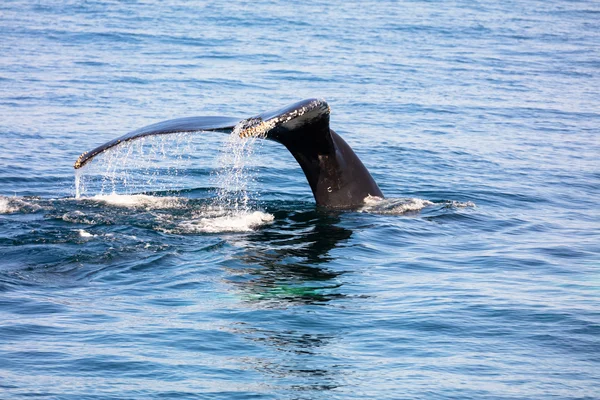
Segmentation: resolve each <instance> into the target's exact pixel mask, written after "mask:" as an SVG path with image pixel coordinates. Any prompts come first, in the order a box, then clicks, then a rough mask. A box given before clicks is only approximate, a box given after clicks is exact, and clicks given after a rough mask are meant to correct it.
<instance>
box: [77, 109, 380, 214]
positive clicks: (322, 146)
mask: <svg viewBox="0 0 600 400" xmlns="http://www.w3.org/2000/svg"><path fill="white" fill-rule="evenodd" d="M329 114H330V108H329V105H328V104H327V102H325V101H324V100H320V99H307V100H303V101H300V102H298V103H295V104H292V105H289V106H287V107H284V108H282V109H279V110H275V111H270V112H265V113H262V114H259V115H257V116H255V117H252V118H248V119H245V120H241V121H240V119H238V118H229V117H191V118H179V119H174V120H169V121H164V122H159V123H157V124H153V125H149V126H146V127H144V128H141V129H138V130H135V131H133V132H131V133H128V134H126V135H124V136H121V137H119V138H117V139H114V140H111V141H110V142H108V143H105V144H103V145H101V146H99V147H96V148H95V149H93V150H91V151H89V152H86V153H83V154H82V155H81V156H80V157H79V158H78V159H77V161H76V162H75V166H74V167H75V169H78V168H81V167H82V166H84V165H85V164H86V163H88V162H89V161H91V160H92V159H93V158H94V157H95V156H96V155H98V154H100V153H102V152H104V151H106V150H108V149H110V148H111V147H114V146H117V145H119V144H120V143H123V142H127V141H131V140H135V139H139V138H142V137H145V136H150V135H163V134H169V133H178V132H195V131H217V132H224V133H231V132H235V133H236V134H239V135H240V136H241V137H261V138H265V139H269V140H273V141H275V142H278V143H281V144H283V145H284V146H285V147H286V148H287V149H288V150H289V151H290V153H292V155H293V156H294V158H295V159H296V161H297V162H298V164H300V167H301V168H302V170H303V171H304V174H305V175H306V178H307V180H308V183H309V185H310V188H311V189H312V192H313V195H314V197H315V200H316V202H317V204H318V205H322V206H326V207H333V208H354V207H358V206H361V205H362V204H363V203H364V199H365V198H366V197H367V196H378V197H383V194H382V193H381V190H380V189H379V187H378V186H377V183H375V180H374V179H373V177H372V176H371V174H370V173H369V171H367V169H366V168H365V166H364V165H363V163H362V162H361V161H360V159H359V158H358V157H357V156H356V154H355V153H354V151H353V150H352V149H351V148H350V146H349V145H348V144H347V143H346V142H345V141H344V139H342V138H341V137H340V136H339V135H338V134H337V133H335V132H334V131H333V130H332V129H330V128H329Z"/></svg>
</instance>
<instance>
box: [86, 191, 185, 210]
mask: <svg viewBox="0 0 600 400" xmlns="http://www.w3.org/2000/svg"><path fill="white" fill-rule="evenodd" d="M85 199H86V200H94V201H99V202H102V203H105V204H109V205H112V206H116V207H125V208H145V209H147V210H151V209H157V208H183V207H185V206H186V203H187V199H185V198H181V197H157V196H148V195H145V194H131V195H126V194H116V193H112V194H108V195H107V194H101V195H96V196H94V197H89V198H85Z"/></svg>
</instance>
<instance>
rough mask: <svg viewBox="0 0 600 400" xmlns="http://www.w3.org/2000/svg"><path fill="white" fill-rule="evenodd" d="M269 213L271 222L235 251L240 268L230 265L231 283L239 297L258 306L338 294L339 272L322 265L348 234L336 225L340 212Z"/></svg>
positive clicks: (318, 300)
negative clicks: (240, 264)
mask: <svg viewBox="0 0 600 400" xmlns="http://www.w3.org/2000/svg"><path fill="white" fill-rule="evenodd" d="M274 214H275V222H274V223H273V224H272V225H271V226H269V227H268V228H265V229H262V230H259V231H257V232H254V233H252V234H251V235H249V236H247V237H246V238H245V239H246V240H247V243H246V244H245V246H244V247H245V249H244V251H243V252H242V253H241V254H238V256H237V258H238V259H239V260H240V261H241V263H242V265H243V266H244V267H243V272H242V271H240V269H239V266H236V267H234V268H230V272H231V273H232V278H231V283H232V285H234V286H235V287H236V289H237V290H240V291H241V292H242V293H243V294H244V296H243V297H244V299H246V300H247V301H250V302H261V303H263V304H262V305H261V306H275V307H277V306H282V305H284V304H286V303H291V304H293V303H302V304H311V303H323V302H327V301H329V300H331V299H334V298H339V297H342V296H343V294H342V293H341V291H340V288H341V283H340V282H339V280H338V279H336V278H337V277H338V276H339V275H341V274H342V273H343V272H341V271H335V270H332V269H330V268H327V267H326V266H325V264H327V263H328V262H329V261H331V259H332V258H331V256H330V255H329V252H330V251H331V250H332V249H334V248H336V247H338V246H340V245H341V244H343V243H344V242H345V241H346V240H348V239H349V238H350V236H351V235H352V231H351V230H349V229H346V228H343V227H340V226H338V225H336V224H337V223H339V221H340V219H339V214H337V213H331V212H323V211H317V210H314V209H313V210H310V211H303V212H288V211H278V212H275V213H274ZM240 272H241V273H240ZM265 302H267V303H268V305H267V304H266V303H265Z"/></svg>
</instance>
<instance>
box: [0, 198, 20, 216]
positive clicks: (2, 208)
mask: <svg viewBox="0 0 600 400" xmlns="http://www.w3.org/2000/svg"><path fill="white" fill-rule="evenodd" d="M18 210H19V208H18V207H15V206H14V205H13V204H12V202H11V201H9V199H8V197H3V196H2V197H0V214H10V213H14V212H16V211H18Z"/></svg>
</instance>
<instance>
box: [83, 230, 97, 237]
mask: <svg viewBox="0 0 600 400" xmlns="http://www.w3.org/2000/svg"><path fill="white" fill-rule="evenodd" d="M79 236H81V237H84V238H89V237H94V236H96V235H93V234H91V233H89V232H86V231H84V230H83V229H80V230H79Z"/></svg>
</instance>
